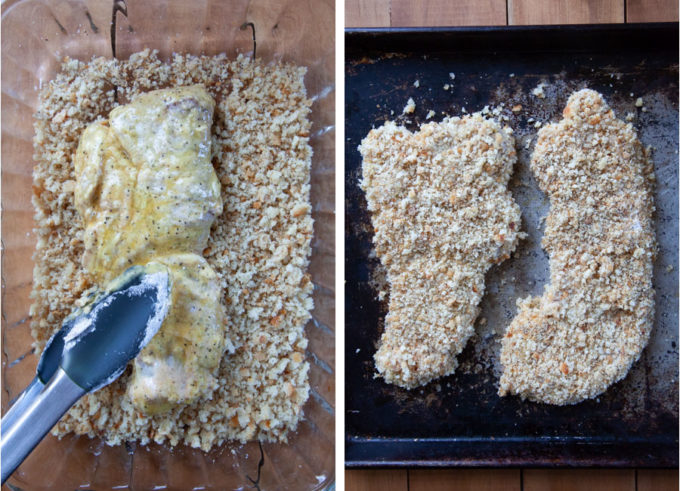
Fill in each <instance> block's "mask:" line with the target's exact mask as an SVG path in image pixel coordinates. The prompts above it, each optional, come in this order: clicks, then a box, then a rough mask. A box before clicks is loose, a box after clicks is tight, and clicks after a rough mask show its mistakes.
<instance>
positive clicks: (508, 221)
mask: <svg viewBox="0 0 680 491" xmlns="http://www.w3.org/2000/svg"><path fill="white" fill-rule="evenodd" d="M359 150H360V151H361V154H362V156H363V180H362V183H361V187H362V189H363V190H364V191H365V192H366V198H367V201H368V209H369V210H370V212H371V218H372V223H373V227H374V232H375V234H374V237H373V243H374V245H375V251H376V253H377V255H378V257H379V258H380V260H381V262H382V264H383V265H384V266H385V268H386V269H387V277H388V283H389V285H390V299H389V313H388V314H387V317H386V319H385V332H384V333H383V335H382V337H381V340H380V347H379V349H378V352H377V353H376V355H375V363H376V368H377V370H378V372H379V374H380V375H381V376H382V377H383V378H384V379H385V380H386V381H387V382H389V383H393V384H396V385H399V386H402V387H406V388H409V389H412V388H414V387H417V386H420V385H423V384H426V383H428V382H429V381H431V380H433V379H435V378H437V377H441V376H444V375H448V374H450V373H453V371H454V370H455V368H456V366H457V361H456V356H457V355H458V354H459V353H460V352H461V351H462V349H463V348H464V346H465V344H466V342H467V340H468V339H469V338H470V336H471V335H472V334H473V332H474V321H475V318H476V317H477V315H478V313H479V307H478V304H479V302H480V300H481V299H482V295H483V294H484V275H485V273H486V271H487V270H488V269H489V268H490V267H491V265H492V264H494V263H499V262H501V261H503V260H505V259H507V258H508V257H509V256H510V254H511V253H512V251H513V250H514V249H515V246H516V244H517V241H518V238H520V236H522V235H523V234H522V233H521V232H519V226H520V211H519V207H518V206H517V204H516V203H515V201H514V200H513V199H512V196H511V194H510V192H509V191H508V189H507V183H508V179H509V178H510V174H511V172H512V167H513V165H514V163H515V161H516V159H517V157H516V152H515V149H514V138H513V137H512V136H511V135H510V133H509V132H508V131H506V130H505V129H503V128H501V127H500V125H499V124H498V123H497V122H496V121H495V120H492V119H485V118H484V117H483V116H482V115H481V114H479V113H477V114H474V115H470V116H465V117H463V118H447V119H445V120H444V121H442V122H441V123H429V124H426V125H424V126H422V127H421V129H420V131H418V132H417V133H411V132H410V131H409V130H407V129H406V128H404V127H400V126H397V125H396V124H394V123H393V122H388V123H386V124H385V125H384V126H381V127H380V128H377V129H374V130H372V131H371V132H370V133H369V134H368V136H367V137H366V138H365V139H364V140H363V141H362V143H361V146H360V147H359Z"/></svg>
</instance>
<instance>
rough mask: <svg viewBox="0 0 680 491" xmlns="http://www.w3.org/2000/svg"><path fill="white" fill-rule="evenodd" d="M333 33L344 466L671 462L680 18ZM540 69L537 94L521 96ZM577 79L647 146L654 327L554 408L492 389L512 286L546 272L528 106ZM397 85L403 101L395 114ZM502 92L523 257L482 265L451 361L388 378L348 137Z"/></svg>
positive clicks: (519, 291) (544, 110) (522, 291)
mask: <svg viewBox="0 0 680 491" xmlns="http://www.w3.org/2000/svg"><path fill="white" fill-rule="evenodd" d="M345 41H346V62H345V77H346V78H345V80H346V89H345V98H346V99H345V107H346V108H345V111H346V112H345V115H346V120H345V132H346V135H345V137H346V142H345V145H346V146H345V151H346V174H345V186H346V194H345V196H346V197H345V200H346V203H345V204H346V216H345V219H346V235H345V247H346V257H345V273H346V288H345V295H346V298H345V319H346V342H345V347H346V351H345V360H346V364H345V367H346V389H345V394H346V420H345V421H346V442H345V443H346V448H345V456H346V464H347V466H349V467H361V466H407V465H408V466H515V465H522V466H589V467H594V466H640V467H642V466H644V467H677V466H678V378H677V372H678V273H677V272H678V253H677V251H678V206H677V203H678V153H677V149H678V83H677V82H678V50H677V47H678V26H677V24H675V25H671V24H665V25H664V24H661V25H614V26H569V27H530V28H526V27H518V28H507V27H503V28H462V29H460V28H456V29H420V30H413V29H411V30H397V29H393V30H369V29H367V30H352V31H347V32H346V38H345ZM449 73H453V74H455V79H452V78H451V77H450V75H449ZM416 80H418V84H416V85H419V86H418V87H416V86H414V82H415V81H416ZM541 82H543V83H544V84H545V88H544V93H545V99H540V98H538V97H536V96H533V95H531V92H532V89H534V88H535V87H536V86H537V85H538V84H539V83H541ZM445 84H448V85H449V90H444V85H445ZM582 87H590V88H593V89H596V90H598V91H600V92H601V93H603V94H604V96H605V97H606V99H607V100H608V101H609V103H610V104H611V105H612V107H613V108H614V109H615V111H616V113H617V115H618V116H619V117H625V116H626V114H628V113H630V117H631V118H632V122H633V124H634V125H635V127H636V128H637V129H638V131H639V135H640V138H641V140H642V141H643V143H644V144H645V145H651V146H652V147H654V153H653V159H654V167H655V171H656V176H657V188H656V191H655V201H656V209H657V211H656V219H655V224H656V234H657V240H658V243H659V254H658V259H657V261H656V263H655V267H654V286H655V289H656V311H657V314H656V319H655V325H654V330H653V333H652V337H651V340H650V343H649V345H648V347H647V348H646V349H645V351H644V352H643V354H642V356H641V358H640V360H639V361H638V362H637V363H636V364H635V365H634V367H633V368H632V370H631V371H630V373H629V375H628V376H627V377H626V378H625V379H624V380H623V381H621V382H619V383H617V384H615V385H613V386H612V387H610V388H609V390H607V391H606V392H605V393H604V394H603V395H601V396H600V397H599V398H597V399H595V400H590V401H586V402H583V403H581V404H577V405H573V406H567V407H555V406H549V405H543V404H537V403H532V402H522V401H521V400H520V399H519V398H516V397H506V398H500V397H498V395H497V394H496V390H497V383H498V378H499V363H498V352H499V343H498V341H499V339H500V337H501V335H502V333H503V332H504V331H505V329H506V328H507V326H508V324H509V323H510V321H511V319H512V318H513V316H514V315H515V313H516V307H515V301H516V299H517V298H523V297H525V296H527V295H530V294H534V295H540V294H541V292H542V290H543V285H544V284H545V283H546V281H547V279H548V278H549V273H548V258H547V256H546V254H545V253H544V252H543V251H542V250H541V248H540V238H541V236H542V233H543V230H542V222H541V217H543V216H545V214H546V213H547V210H548V202H547V199H546V198H545V196H544V195H543V194H542V193H541V192H540V191H539V190H538V188H537V185H536V182H535V180H534V179H533V177H532V175H531V172H530V171H529V168H528V163H529V159H530V155H531V150H532V148H533V142H534V140H535V136H536V132H537V129H536V128H535V124H536V123H535V121H533V120H530V119H529V118H534V120H537V121H540V122H541V123H546V122H548V121H556V120H558V119H559V118H560V114H561V111H562V108H563V107H564V105H565V102H566V99H567V97H568V96H569V94H570V93H571V92H572V91H573V90H576V89H579V88H582ZM631 94H633V96H631ZM409 97H412V98H413V100H414V101H415V103H416V110H415V113H413V114H411V115H408V116H402V115H401V113H402V109H403V108H404V106H405V105H406V101H407V100H408V98H409ZM638 97H642V100H643V103H644V106H643V107H636V105H635V101H636V99H637V98H638ZM501 103H504V108H503V109H502V111H501V115H502V116H504V117H507V124H509V125H510V126H511V127H512V128H513V129H514V130H515V137H516V139H517V149H518V154H519V162H518V163H517V165H516V167H515V172H514V175H513V177H512V179H511V182H510V189H511V191H512V193H513V196H514V197H515V199H516V200H517V202H518V203H519V205H520V207H521V209H522V220H523V222H522V229H523V230H525V231H526V232H527V233H528V235H529V237H528V239H526V240H524V241H522V242H520V244H519V246H518V250H519V251H521V252H520V254H519V255H517V254H516V255H514V256H513V257H512V258H511V259H509V260H507V261H505V262H504V263H503V264H501V265H500V266H498V267H494V268H492V269H491V271H490V272H489V273H488V274H487V293H486V295H485V297H484V299H483V301H482V305H481V307H482V313H481V314H480V316H479V318H478V322H477V326H476V331H477V333H476V335H475V337H474V338H473V339H472V340H471V341H470V342H469V343H468V345H467V347H466V349H465V350H464V351H463V353H462V354H461V355H460V356H459V361H460V365H461V366H460V367H459V369H458V370H457V372H456V373H455V374H454V375H452V376H449V377H445V378H442V379H439V380H436V381H434V382H432V383H430V384H429V385H427V386H425V387H423V388H421V389H416V390H413V391H407V390H404V389H401V388H398V387H396V386H392V385H388V384H385V383H384V382H383V381H382V379H377V378H374V373H375V368H374V365H373V354H374V353H375V350H376V344H377V341H378V339H379V336H380V333H381V332H382V329H383V325H384V318H385V314H386V310H387V299H385V300H384V301H379V300H378V299H377V293H378V292H379V291H380V290H382V289H386V284H385V272H384V270H383V269H382V268H381V266H380V263H379V261H378V260H377V259H376V257H375V253H374V250H373V247H372V243H371V239H372V232H371V225H370V220H369V215H368V212H367V209H366V201H365V198H364V195H363V193H362V191H361V190H360V189H359V186H358V183H359V179H360V176H361V156H360V154H359V152H358V151H357V146H358V145H359V143H360V141H361V139H362V138H363V137H364V136H365V135H366V134H367V133H368V132H369V130H370V129H371V127H374V126H379V125H381V124H382V123H383V122H385V121H386V120H389V119H392V120H395V119H396V120H397V121H400V122H402V123H403V124H405V125H406V126H407V127H409V128H411V129H415V128H417V127H418V126H419V125H420V124H422V123H424V122H425V121H426V115H427V114H428V112H429V111H430V110H433V111H435V116H434V117H433V118H431V119H430V121H432V120H436V121H438V120H441V119H442V118H443V117H444V115H445V114H448V115H459V114H461V112H462V111H463V108H465V109H466V110H467V111H468V112H471V111H478V110H482V109H483V108H484V106H486V105H489V106H490V107H491V108H494V107H498V106H499V105H500V104H501ZM517 105H521V106H522V109H521V111H520V112H519V113H517V114H515V113H513V112H512V110H511V108H512V107H513V106H517ZM392 111H394V113H392ZM482 317H483V318H485V319H486V324H485V325H480V322H479V319H480V318H482Z"/></svg>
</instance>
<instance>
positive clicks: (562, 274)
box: [499, 90, 656, 404]
mask: <svg viewBox="0 0 680 491" xmlns="http://www.w3.org/2000/svg"><path fill="white" fill-rule="evenodd" d="M563 115H564V119H562V120H561V121H560V122H559V123H555V124H551V125H549V126H546V127H545V128H543V129H542V130H541V131H540V132H539V133H538V141H537V143H536V148H535V150H534V154H533V157H532V161H531V168H532V171H533V173H534V175H535V176H536V179H537V180H538V184H539V186H540V188H541V189H542V190H543V191H544V192H545V193H546V194H547V195H548V196H549V198H550V213H549V214H548V216H547V218H546V224H545V235H544V237H543V242H542V245H543V248H544V249H545V250H546V251H547V252H548V254H549V255H550V284H549V285H547V286H546V288H545V292H544V294H543V295H542V296H541V297H529V298H527V299H524V300H521V301H520V302H518V306H519V311H518V313H517V316H516V317H515V319H514V320H513V321H512V323H511V325H510V326H509V328H508V330H507V332H506V334H505V337H504V338H503V340H502V351H501V363H502V365H503V375H502V377H501V380H500V389H499V393H500V394H501V395H508V394H517V395H519V396H521V397H522V398H526V399H530V400H533V401H540V402H545V403H549V404H574V403H577V402H580V401H583V400H584V399H588V398H591V397H595V396H597V395H598V394H601V393H602V392H603V391H605V390H606V389H607V387H609V386H610V385H611V384H613V383H614V382H616V381H618V380H620V379H622V378H623V377H624V376H625V375H626V373H627V372H628V370H629V369H630V367H631V365H632V364H633V363H634V362H635V361H636V360H637V359H638V358H639V357H640V353H641V352H642V349H643V348H644V347H645V345H646V344H647V340H648V339H649V334H650V331H651V329H652V321H653V319H654V290H653V288H652V263H653V261H654V256H655V252H656V244H655V239H654V227H653V223H652V212H653V210H654V205H653V202H652V185H653V181H654V177H653V168H652V165H651V163H650V161H649V159H648V155H647V154H646V152H645V150H644V149H643V147H642V145H641V144H640V141H639V140H638V138H637V136H636V134H635V130H634V129H633V127H632V126H631V125H630V124H626V123H624V122H622V121H619V120H618V119H616V117H615V115H614V112H613V111H612V110H611V109H610V108H609V106H608V105H607V103H606V102H605V101H604V100H603V98H602V96H601V95H600V94H598V93H597V92H595V91H593V90H581V91H578V92H576V93H574V94H572V95H571V97H570V98H569V101H568V103H567V106H566V108H565V109H564V114H563Z"/></svg>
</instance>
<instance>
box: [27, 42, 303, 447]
mask: <svg viewBox="0 0 680 491" xmlns="http://www.w3.org/2000/svg"><path fill="white" fill-rule="evenodd" d="M305 72H306V69H305V68H301V67H296V66H293V65H289V64H281V63H277V64H271V65H265V64H263V63H261V62H259V61H252V60H250V59H249V58H245V57H241V56H239V57H238V58H237V59H236V60H229V59H227V58H226V56H224V55H220V56H216V57H205V56H202V57H195V56H182V55H175V56H174V57H173V59H172V60H171V61H170V62H168V63H164V62H161V61H160V60H159V59H158V57H157V56H156V54H155V52H149V51H148V50H146V51H143V52H140V53H136V54H133V55H132V56H131V57H130V59H129V61H118V60H112V59H105V58H94V59H93V60H92V61H90V62H88V63H83V62H79V61H76V60H70V59H67V60H65V62H64V64H63V67H62V71H61V73H60V74H59V75H57V77H56V78H55V79H54V80H53V81H52V82H50V83H49V84H48V85H47V86H46V87H45V88H44V89H43V91H42V92H41V95H40V105H39V110H38V112H37V114H36V123H35V130H36V136H35V141H34V144H35V160H36V165H35V168H34V173H33V182H34V184H33V190H34V191H33V204H34V207H35V210H36V215H35V218H36V222H37V229H36V233H37V235H38V242H37V248H36V252H35V255H34V260H35V269H34V274H33V279H34V282H33V292H32V297H33V302H34V303H33V305H32V307H31V315H32V331H33V335H34V338H35V345H36V347H37V348H38V351H40V350H41V349H42V348H43V347H44V345H45V342H46V341H47V339H48V338H49V337H50V335H51V334H52V333H53V332H54V331H55V330H56V329H59V327H60V325H61V322H62V320H63V318H64V317H65V316H66V315H67V314H68V313H69V311H70V310H71V308H72V306H73V305H74V303H75V302H76V301H77V300H78V299H79V298H80V297H81V295H82V294H83V292H84V291H85V290H86V289H88V288H89V287H91V286H92V279H91V278H90V277H89V276H88V275H87V274H86V272H85V271H84V270H83V268H82V267H81V256H82V253H83V224H82V221H81V219H80V216H79V215H78V213H77V211H76V210H75V207H74V203H73V189H74V179H75V175H74V169H73V156H74V153H75V151H76V147H77V145H78V140H79V138H80V134H81V133H82V131H83V130H84V129H85V127H87V126H88V125H89V124H90V123H91V122H93V121H96V120H101V119H105V118H106V117H107V115H108V113H109V112H110V111H111V109H113V108H114V107H115V106H116V105H117V103H116V102H115V98H114V97H115V92H114V88H115V86H117V87H118V89H117V96H118V100H119V102H120V103H121V104H122V103H125V102H127V101H129V100H131V99H133V98H134V97H135V96H137V95H138V94H141V93H143V92H147V91H150V90H154V89H159V88H164V87H170V86H183V85H192V84H199V83H200V84H203V85H205V87H206V88H207V90H208V92H209V93H210V94H211V95H212V97H213V98H214V99H215V101H216V103H217V106H216V108H215V116H214V120H213V127H212V162H213V165H214V166H215V170H216V173H217V176H218V178H219V180H220V182H221V184H222V199H223V202H224V212H223V214H222V215H221V216H220V217H218V219H217V220H216V222H215V224H213V227H212V230H211V234H210V238H209V240H208V246H207V248H206V249H205V250H204V251H203V255H204V257H205V258H206V259H207V261H208V262H209V263H210V265H211V267H212V268H213V269H214V270H215V271H216V272H217V274H218V276H219V278H220V282H221V286H222V288H223V290H224V299H223V300H224V304H225V308H226V312H227V318H228V320H227V322H228V325H227V326H226V328H227V329H228V330H229V333H230V338H231V339H232V340H233V341H234V342H235V345H236V353H235V354H233V355H231V356H228V357H226V358H225V359H224V360H223V361H222V364H221V367H220V372H219V387H218V389H217V390H216V391H215V392H214V393H213V394H212V395H211V397H208V398H207V399H203V400H200V401H198V402H196V403H194V404H191V405H189V406H183V407H178V408H175V409H172V410H171V411H170V412H169V413H165V414H162V415H157V416H146V415H143V414H141V413H139V412H137V411H136V410H135V408H134V406H133V405H132V403H131V402H130V400H129V399H128V397H127V395H126V391H125V387H126V381H127V380H128V378H129V368H128V371H127V372H126V373H125V374H124V375H123V376H121V377H120V378H119V379H118V380H117V381H116V382H114V383H113V384H111V385H110V386H108V387H105V388H104V389H102V390H100V391H98V392H96V393H94V394H90V395H88V396H86V397H84V398H83V399H81V400H80V401H79V402H78V403H77V404H76V406H75V407H74V408H72V409H71V411H69V413H68V414H67V415H66V416H65V417H64V418H62V420H61V421H60V422H59V423H58V425H57V426H56V427H55V429H54V433H55V434H56V435H59V436H61V435H65V434H66V433H69V432H75V433H78V434H86V435H89V436H91V437H94V436H98V437H101V438H103V439H104V440H105V441H107V442H108V443H109V444H112V445H114V444H120V443H122V442H124V441H131V440H138V441H140V442H141V443H142V444H146V443H148V442H150V441H155V442H158V443H169V444H170V445H176V444H178V443H180V442H183V443H186V444H187V445H190V446H193V447H200V448H202V449H203V450H206V451H207V450H209V449H210V448H212V447H213V446H215V445H219V444H221V443H222V442H224V441H225V440H240V441H246V440H251V439H259V440H265V441H279V440H282V441H285V440H286V438H287V434H288V432H289V431H290V430H293V429H295V427H296V425H297V423H298V421H299V420H300V419H301V417H302V405H303V404H304V402H305V401H306V400H307V398H308V395H309V382H308V371H309V364H308V363H307V361H305V349H306V347H307V339H306V338H305V334H304V326H305V323H306V322H307V320H308V319H309V318H310V310H311V308H312V299H311V296H310V295H311V291H312V283H311V281H310V277H309V275H308V274H307V273H306V270H307V266H308V263H309V256H310V253H311V247H310V242H311V238H312V228H313V227H312V223H313V222H312V218H311V207H310V198H309V191H310V166H311V154H312V151H311V148H310V145H309V130H310V122H309V119H308V114H309V112H310V105H311V101H310V100H309V99H308V98H307V96H306V92H305V87H304V85H303V78H304V74H305ZM114 84H115V85H114Z"/></svg>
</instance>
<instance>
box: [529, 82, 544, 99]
mask: <svg viewBox="0 0 680 491" xmlns="http://www.w3.org/2000/svg"><path fill="white" fill-rule="evenodd" d="M544 87H545V83H543V82H541V83H540V84H538V85H537V86H536V87H534V89H533V90H532V91H531V94H532V95H534V96H536V97H538V98H539V99H545V92H543V88H544Z"/></svg>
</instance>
